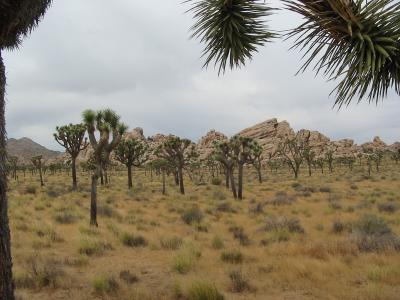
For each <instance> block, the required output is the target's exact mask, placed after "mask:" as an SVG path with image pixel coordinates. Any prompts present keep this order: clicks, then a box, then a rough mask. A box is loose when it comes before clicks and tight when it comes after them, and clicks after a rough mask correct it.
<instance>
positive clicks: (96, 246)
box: [78, 239, 112, 256]
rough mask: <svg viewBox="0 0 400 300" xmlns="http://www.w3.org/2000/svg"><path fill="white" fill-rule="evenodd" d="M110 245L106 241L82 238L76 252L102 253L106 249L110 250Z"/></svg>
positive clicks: (85, 253) (86, 253)
mask: <svg viewBox="0 0 400 300" xmlns="http://www.w3.org/2000/svg"><path fill="white" fill-rule="evenodd" d="M111 249H112V246H111V245H110V244H108V243H104V242H101V241H95V240H87V239H85V240H82V241H81V242H80V245H79V249H78V252H79V253H80V254H84V255H87V256H92V255H102V254H103V253H104V252H105V251H106V250H111Z"/></svg>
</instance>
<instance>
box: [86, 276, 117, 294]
mask: <svg viewBox="0 0 400 300" xmlns="http://www.w3.org/2000/svg"><path fill="white" fill-rule="evenodd" d="M92 287H93V290H94V292H95V293H96V294H98V295H104V294H115V293H116V292H117V291H118V289H119V284H118V282H117V280H116V279H115V278H114V277H113V276H112V275H100V276H97V277H95V278H94V279H93V281H92Z"/></svg>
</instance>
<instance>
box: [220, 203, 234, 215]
mask: <svg viewBox="0 0 400 300" xmlns="http://www.w3.org/2000/svg"><path fill="white" fill-rule="evenodd" d="M217 211H220V212H232V213H234V212H236V210H235V209H234V208H233V207H232V205H231V204H230V203H229V202H222V203H220V204H218V206H217Z"/></svg>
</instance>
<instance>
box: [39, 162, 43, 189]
mask: <svg viewBox="0 0 400 300" xmlns="http://www.w3.org/2000/svg"><path fill="white" fill-rule="evenodd" d="M39 176H40V185H41V186H44V182H43V174H42V163H41V162H39Z"/></svg>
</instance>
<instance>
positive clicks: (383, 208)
mask: <svg viewBox="0 0 400 300" xmlns="http://www.w3.org/2000/svg"><path fill="white" fill-rule="evenodd" d="M378 210H379V211H380V212H387V213H394V212H395V211H396V210H397V205H396V204H395V203H393V202H384V203H379V204H378Z"/></svg>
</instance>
